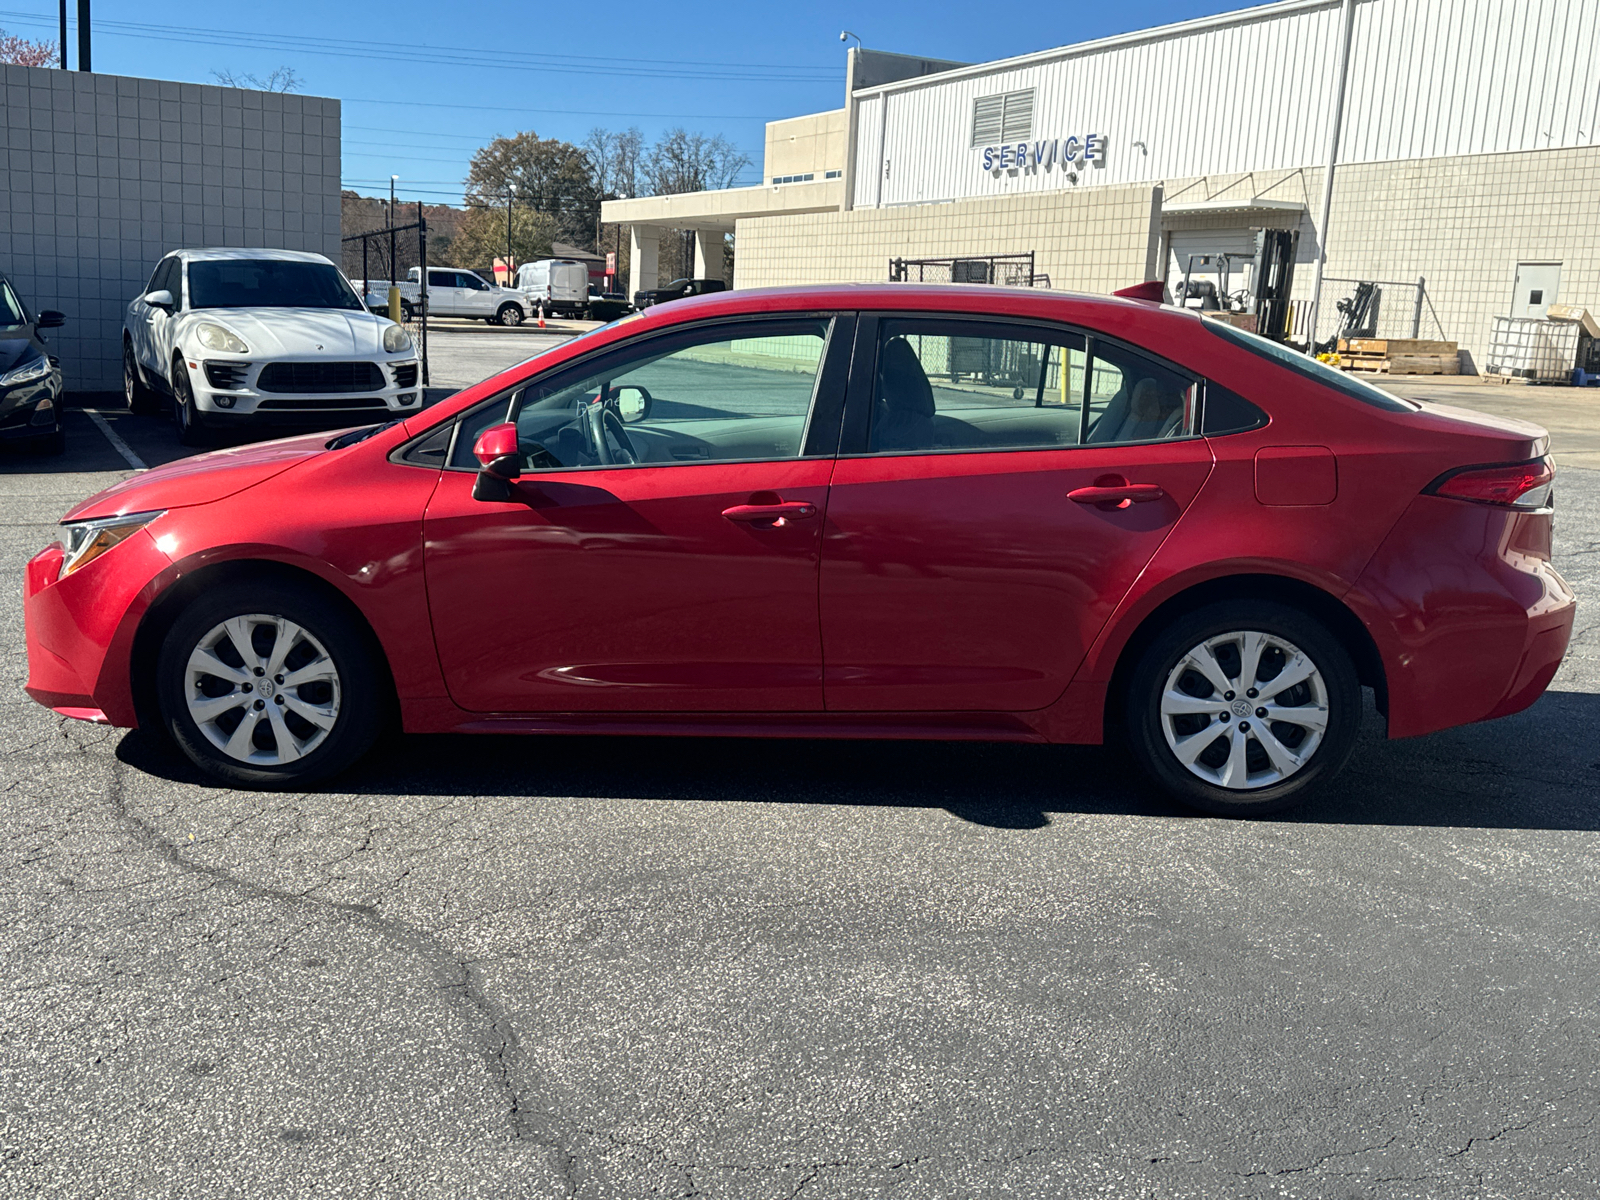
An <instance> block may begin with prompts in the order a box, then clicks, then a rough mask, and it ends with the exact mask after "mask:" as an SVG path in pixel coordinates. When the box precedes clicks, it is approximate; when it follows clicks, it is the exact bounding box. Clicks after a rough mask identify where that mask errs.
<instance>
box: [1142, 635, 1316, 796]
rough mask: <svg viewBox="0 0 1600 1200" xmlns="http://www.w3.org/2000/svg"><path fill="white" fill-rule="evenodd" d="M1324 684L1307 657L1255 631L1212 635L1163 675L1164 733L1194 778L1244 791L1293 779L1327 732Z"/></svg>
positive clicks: (1284, 641) (1284, 642) (1290, 645)
mask: <svg viewBox="0 0 1600 1200" xmlns="http://www.w3.org/2000/svg"><path fill="white" fill-rule="evenodd" d="M1328 707H1329V705H1328V685H1327V682H1326V681H1325V680H1324V678H1323V675H1322V671H1321V670H1320V669H1319V668H1318V666H1317V664H1316V663H1315V662H1313V661H1312V659H1311V658H1310V656H1308V655H1307V654H1306V653H1305V652H1304V651H1302V650H1301V649H1300V648H1299V647H1298V646H1296V645H1294V644H1293V643H1292V642H1290V641H1288V640H1287V639H1285V638H1282V637H1279V636H1277V635H1275V634H1270V633H1261V632H1259V631H1256V630H1238V631H1234V632H1229V633H1222V634H1217V635H1216V636H1214V637H1209V638H1207V639H1206V640H1205V641H1203V642H1201V643H1199V644H1198V645H1196V646H1194V647H1193V648H1192V649H1190V650H1189V651H1188V653H1186V654H1184V655H1183V656H1182V657H1181V658H1179V659H1178V662H1177V665H1176V666H1174V667H1173V668H1172V670H1171V671H1170V672H1169V673H1168V675H1167V679H1166V685H1165V687H1164V689H1163V690H1162V694H1161V703H1160V711H1161V731H1162V733H1163V734H1165V735H1166V740H1167V746H1168V748H1170V749H1171V751H1172V753H1173V755H1174V756H1175V757H1176V758H1177V760H1178V762H1179V763H1181V764H1182V765H1183V766H1184V767H1185V768H1186V769H1187V770H1188V771H1189V772H1190V773H1191V774H1193V775H1195V776H1197V777H1198V778H1200V779H1202V780H1204V781H1205V782H1206V783H1209V784H1212V785H1214V786H1217V787H1222V788H1227V789H1229V790H1230V791H1246V790H1251V789H1255V788H1264V787H1270V786H1272V785H1274V784H1277V783H1281V782H1283V781H1284V780H1287V779H1289V778H1291V777H1292V776H1294V775H1296V774H1298V773H1299V772H1300V771H1301V770H1302V769H1303V768H1304V767H1305V766H1306V764H1307V763H1309V762H1310V761H1311V758H1312V756H1313V755H1315V754H1316V752H1317V747H1318V746H1320V745H1321V744H1322V740H1323V735H1324V734H1325V733H1326V732H1327V729H1328Z"/></svg>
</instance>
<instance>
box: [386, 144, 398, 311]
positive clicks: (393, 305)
mask: <svg viewBox="0 0 1600 1200" xmlns="http://www.w3.org/2000/svg"><path fill="white" fill-rule="evenodd" d="M399 178H400V176H398V175H391V176H389V320H391V321H393V322H394V323H395V324H396V325H398V324H399V323H400V280H399V274H400V268H399V266H398V265H397V264H396V262H395V256H394V252H395V240H394V185H395V183H396V181H397V180H399Z"/></svg>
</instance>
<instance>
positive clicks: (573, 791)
mask: <svg viewBox="0 0 1600 1200" xmlns="http://www.w3.org/2000/svg"><path fill="white" fill-rule="evenodd" d="M1597 726H1600V695H1592V694H1588V693H1580V692H1552V693H1549V694H1547V695H1546V696H1545V697H1544V698H1543V699H1542V700H1540V701H1539V703H1538V704H1537V705H1535V706H1534V708H1532V709H1530V710H1529V711H1528V712H1527V713H1522V714H1518V715H1517V716H1514V717H1507V718H1504V719H1502V720H1499V721H1493V722H1488V723H1485V724H1480V725H1473V726H1468V727H1466V728H1464V729H1456V730H1447V731H1445V732H1444V733H1439V734H1434V735H1431V736H1429V737H1424V738H1415V739H1410V740H1406V741H1396V742H1391V741H1388V740H1386V739H1385V738H1384V736H1383V724H1382V718H1381V717H1379V716H1378V714H1377V713H1375V712H1373V711H1371V710H1370V708H1369V711H1368V713H1367V720H1366V722H1365V725H1364V727H1363V733H1362V738H1361V741H1360V744H1359V745H1358V747H1357V749H1356V753H1355V755H1354V757H1353V758H1352V760H1351V763H1350V766H1349V767H1347V768H1346V770H1345V772H1344V773H1343V774H1342V775H1341V776H1340V777H1339V779H1338V780H1337V781H1336V783H1335V785H1334V786H1333V788H1331V789H1330V790H1329V791H1328V792H1326V793H1324V794H1323V795H1321V796H1318V797H1315V798H1313V799H1312V800H1311V801H1310V802H1308V803H1307V804H1305V805H1304V806H1302V807H1300V808H1298V809H1295V810H1292V811H1290V812H1288V813H1285V814H1283V815H1281V816H1279V817H1273V818H1267V819H1271V820H1281V821H1287V822H1294V823H1299V824H1308V823H1309V824H1318V823H1326V824H1358V825H1419V826H1462V827H1484V828H1509V829H1552V830H1588V831H1595V830H1600V761H1595V760H1600V747H1597V746H1596V744H1595V742H1594V740H1593V738H1592V736H1591V734H1592V731H1593V730H1594V729H1595V728H1596V727H1597ZM117 757H118V758H119V759H121V760H122V761H123V762H125V763H127V764H128V765H129V766H132V767H135V768H137V769H138V770H141V771H146V772H149V773H150V774H152V775H156V776H159V777H161V778H164V779H168V780H172V781H175V782H183V783H192V784H197V785H200V786H212V787H214V786H217V785H215V784H213V783H212V782H211V781H210V780H208V779H207V778H206V777H204V776H202V775H201V774H200V773H199V771H198V770H196V769H195V768H194V767H193V766H191V765H190V764H189V762H188V760H186V759H183V758H182V757H180V756H179V754H178V753H177V751H176V750H174V749H173V748H172V747H171V746H170V744H168V743H167V742H166V741H165V740H163V739H160V738H158V737H155V736H152V735H150V734H148V733H143V732H137V731H136V732H133V733H129V734H128V735H126V736H125V737H124V738H123V739H122V740H121V742H120V744H119V746H118V749H117ZM320 790H324V791H327V792H330V793H336V794H346V795H371V796H383V795H440V796H577V797H588V798H597V799H603V798H607V797H627V798H630V799H653V800H699V801H736V802H743V803H757V804H763V803H765V804H836V805H852V806H853V805H871V806H886V807H906V808H943V809H945V810H946V811H948V812H950V813H952V814H953V815H955V816H957V817H960V818H961V819H963V820H966V821H970V822H973V823H974V824H978V825H985V826H990V827H993V828H997V829H1015V830H1028V829H1038V828H1042V827H1044V826H1046V825H1048V824H1050V818H1051V815H1052V814H1067V813H1072V814H1078V815H1122V816H1149V817H1184V816H1192V815H1194V814H1193V813H1191V811H1190V810H1188V809H1185V808H1183V807H1182V806H1180V805H1177V804H1175V803H1174V802H1172V801H1170V800H1168V799H1166V798H1165V797H1164V796H1163V795H1161V794H1160V793H1159V792H1157V791H1156V790H1155V789H1154V788H1153V787H1151V786H1150V785H1149V784H1148V783H1146V782H1145V780H1144V779H1143V777H1142V776H1141V775H1140V774H1139V772H1138V771H1137V769H1136V768H1135V766H1134V764H1133V763H1132V761H1131V760H1130V759H1129V758H1128V756H1127V754H1126V753H1125V752H1124V751H1122V750H1120V749H1118V748H1116V747H1098V746H1036V745H1011V744H1000V743H983V742H937V741H933V742H910V741H902V742H887V741H857V740H791V739H776V738H669V737H661V738H650V737H599V736H596V737H576V736H564V735H562V736H556V735H552V736H540V737H513V736H487V735H485V736H472V737H468V736H464V735H437V734H436V735H427V736H420V735H419V736H411V737H404V738H399V737H397V738H394V739H392V740H391V741H389V742H387V743H386V744H385V745H384V746H383V747H382V748H381V750H380V751H379V752H377V753H374V754H372V755H369V756H368V758H367V759H366V760H365V761H364V762H362V763H360V764H358V765H357V766H356V767H355V768H353V769H352V770H350V771H349V772H347V773H345V774H344V775H343V776H341V777H339V778H338V779H336V780H333V781H331V782H330V783H328V784H327V785H325V786H324V788H322V789H320Z"/></svg>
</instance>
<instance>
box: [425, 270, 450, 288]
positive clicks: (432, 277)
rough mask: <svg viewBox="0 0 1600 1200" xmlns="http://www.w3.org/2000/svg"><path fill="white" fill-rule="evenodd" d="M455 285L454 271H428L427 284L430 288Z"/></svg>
mask: <svg viewBox="0 0 1600 1200" xmlns="http://www.w3.org/2000/svg"><path fill="white" fill-rule="evenodd" d="M455 285H456V273H455V272H454V271H429V272H428V286H429V287H431V288H453V287H455Z"/></svg>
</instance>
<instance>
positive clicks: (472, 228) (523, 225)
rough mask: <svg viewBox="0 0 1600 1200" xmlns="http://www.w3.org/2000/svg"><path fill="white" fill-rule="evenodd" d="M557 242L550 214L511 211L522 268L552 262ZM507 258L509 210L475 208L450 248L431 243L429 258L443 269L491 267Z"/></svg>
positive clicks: (514, 249) (513, 236)
mask: <svg viewBox="0 0 1600 1200" xmlns="http://www.w3.org/2000/svg"><path fill="white" fill-rule="evenodd" d="M555 240H556V219H555V217H553V216H551V215H550V214H549V213H542V212H536V211H535V210H533V209H531V208H524V207H522V206H521V205H513V206H512V209H511V255H512V258H513V259H514V260H515V261H516V262H517V263H519V264H521V263H525V262H532V261H533V260H534V259H536V258H549V257H550V247H551V243H552V242H554V241H555ZM505 254H506V210H505V208H504V206H502V207H500V208H474V209H472V210H471V211H469V212H468V213H467V214H466V216H464V217H462V218H461V224H460V226H459V227H458V229H457V232H456V235H455V237H453V238H451V239H450V242H449V244H448V245H446V246H440V247H438V249H437V251H436V250H435V248H434V243H433V242H432V241H431V240H430V241H429V243H428V257H429V258H430V259H431V260H432V261H434V262H436V263H438V264H440V265H441V266H450V267H469V268H473V269H481V268H485V267H488V266H489V265H490V264H491V263H493V262H494V260H495V259H497V258H504V257H505Z"/></svg>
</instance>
